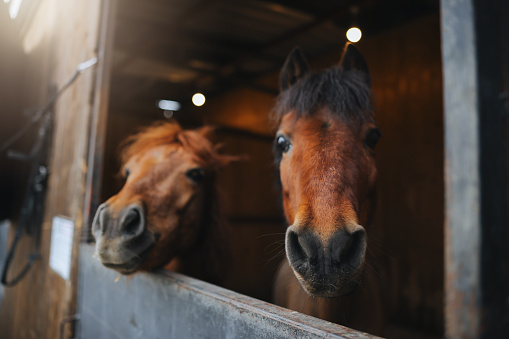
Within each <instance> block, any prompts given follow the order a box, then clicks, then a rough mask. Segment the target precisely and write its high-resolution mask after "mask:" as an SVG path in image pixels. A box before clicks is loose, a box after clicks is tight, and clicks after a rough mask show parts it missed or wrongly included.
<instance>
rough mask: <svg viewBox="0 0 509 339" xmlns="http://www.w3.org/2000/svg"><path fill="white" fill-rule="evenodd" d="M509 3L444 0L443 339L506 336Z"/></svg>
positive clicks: (508, 329) (508, 289)
mask: <svg viewBox="0 0 509 339" xmlns="http://www.w3.org/2000/svg"><path fill="white" fill-rule="evenodd" d="M508 17H509V4H508V2H507V1H497V0H456V1H452V0H442V1H441V21H442V57H443V71H444V77H443V78H444V105H445V149H446V152H445V190H446V216H445V246H446V251H445V296H446V297H445V299H446V300H445V317H446V319H445V320H446V336H447V337H448V338H503V337H506V336H507V334H508V333H509V307H508V298H509V293H508V292H509V264H508V263H509V260H508V259H509V256H508V226H509V208H508V207H509V199H508V196H509V187H508V183H509V180H508V175H509V165H508V164H509V161H508V151H509V148H508V147H509V144H508V131H509V128H508V127H509V125H508V108H509V105H508V100H509V96H508V93H509V92H508V81H509V80H508V79H509V78H508V76H509V54H508V53H509V24H508V22H507V18H508Z"/></svg>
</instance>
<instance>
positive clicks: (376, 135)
mask: <svg viewBox="0 0 509 339" xmlns="http://www.w3.org/2000/svg"><path fill="white" fill-rule="evenodd" d="M381 136H382V133H380V130H379V129H378V128H373V129H370V130H369V131H368V133H367V134H366V139H365V140H364V143H365V144H366V146H368V147H369V148H371V149H374V148H375V146H376V144H377V143H378V140H379V139H380V137H381Z"/></svg>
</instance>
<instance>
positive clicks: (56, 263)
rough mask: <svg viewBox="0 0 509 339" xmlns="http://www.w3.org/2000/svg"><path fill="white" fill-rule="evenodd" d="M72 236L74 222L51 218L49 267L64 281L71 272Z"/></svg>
mask: <svg viewBox="0 0 509 339" xmlns="http://www.w3.org/2000/svg"><path fill="white" fill-rule="evenodd" d="M73 235H74V222H73V221H72V220H69V219H65V218H62V217H53V226H52V228H51V248H50V253H49V266H50V267H51V268H52V269H53V271H55V272H57V273H58V274H60V276H61V277H62V278H64V279H65V280H69V273H70V271H71V256H72V240H73Z"/></svg>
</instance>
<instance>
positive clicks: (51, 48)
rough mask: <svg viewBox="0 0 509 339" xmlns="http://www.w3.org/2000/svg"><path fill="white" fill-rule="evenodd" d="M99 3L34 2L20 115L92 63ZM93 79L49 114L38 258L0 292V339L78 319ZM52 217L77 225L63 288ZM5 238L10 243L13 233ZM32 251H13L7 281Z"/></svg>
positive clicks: (49, 334)
mask: <svg viewBox="0 0 509 339" xmlns="http://www.w3.org/2000/svg"><path fill="white" fill-rule="evenodd" d="M101 3H102V2H101V1H99V0H86V1H85V0H78V1H54V0H42V1H40V3H39V5H38V6H37V10H36V13H35V14H34V16H33V18H32V20H30V22H29V23H28V24H29V25H28V26H27V30H26V32H25V35H24V36H22V37H19V39H20V40H23V39H24V40H23V43H24V44H25V45H24V47H25V53H26V62H25V63H24V64H23V68H24V70H25V73H24V74H26V78H24V81H23V88H22V94H23V98H24V100H23V105H22V108H23V109H33V108H34V107H36V108H39V107H42V106H43V105H44V104H45V103H46V101H47V100H48V99H49V93H50V90H51V89H52V86H57V87H58V88H60V87H61V86H62V85H63V84H64V82H65V81H67V80H68V79H69V77H70V76H71V75H72V74H73V73H74V72H75V70H76V67H77V65H78V64H79V63H81V62H83V61H86V60H88V59H90V58H92V57H94V56H95V53H96V52H97V39H98V30H99V18H100V12H101V6H100V5H101ZM20 75H21V74H20ZM94 79H95V72H94V69H89V70H88V71H86V72H84V73H83V74H82V75H81V76H80V77H79V78H78V79H77V80H76V82H75V83H74V84H73V85H72V86H70V87H69V88H68V89H67V91H65V92H64V93H63V94H62V96H61V97H60V98H59V100H58V102H57V104H56V106H55V129H54V136H53V146H52V150H51V156H50V162H49V165H50V171H51V174H50V177H49V182H48V189H47V195H46V205H45V214H44V221H43V224H42V226H41V227H42V235H41V249H40V251H41V258H40V259H39V260H38V261H37V263H36V264H35V265H34V266H33V267H32V269H31V270H30V271H29V272H28V274H27V275H26V276H25V277H24V279H23V280H22V281H21V282H20V283H19V284H18V285H16V286H14V287H8V288H5V289H4V297H3V301H2V306H1V309H0V333H1V337H2V338H58V337H59V335H60V333H59V332H60V325H61V323H62V321H63V320H64V318H66V317H69V316H72V315H74V314H75V312H76V310H75V308H76V304H75V302H76V284H77V280H76V277H77V274H76V273H77V268H78V254H79V253H78V247H79V246H78V244H79V242H80V240H81V227H82V223H83V206H84V200H85V179H86V171H87V168H86V163H87V161H86V160H87V151H88V142H89V135H90V131H89V126H90V117H91V112H92V106H93V98H94V97H93V96H92V93H93V84H94ZM1 81H2V82H3V81H5V80H4V79H1ZM21 189H23V190H24V187H23V188H21ZM55 215H60V216H65V217H67V218H69V219H71V220H73V221H74V225H75V229H74V239H73V241H74V246H73V254H72V265H71V273H70V280H64V279H63V278H62V277H61V276H59V275H58V274H57V273H56V272H54V271H53V270H52V269H50V267H49V264H48V261H49V251H50V239H51V222H52V218H53V217H54V216H55ZM14 225H15V223H14ZM10 231H11V232H10V233H11V234H10V239H9V243H10V241H11V240H12V234H13V231H14V227H13V228H11V230H10ZM32 249H33V245H32V239H31V238H30V237H28V236H25V237H24V238H23V240H22V241H20V243H19V246H18V248H17V252H16V257H15V260H14V261H13V263H12V265H11V268H12V271H11V274H16V273H17V272H19V271H20V270H21V268H22V267H23V265H24V264H25V262H26V255H27V254H28V253H31V251H32ZM70 328H71V327H70V326H64V330H65V331H66V333H62V336H61V337H69V336H70V335H69V334H70V333H69V332H67V331H69V329H70Z"/></svg>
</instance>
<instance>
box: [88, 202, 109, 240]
mask: <svg viewBox="0 0 509 339" xmlns="http://www.w3.org/2000/svg"><path fill="white" fill-rule="evenodd" d="M108 218H109V214H108V205H107V204H105V203H104V204H101V205H100V206H99V207H98V208H97V212H95V216H94V220H93V221H92V234H96V233H97V232H100V233H101V234H104V232H105V227H106V224H107V222H108Z"/></svg>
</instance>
